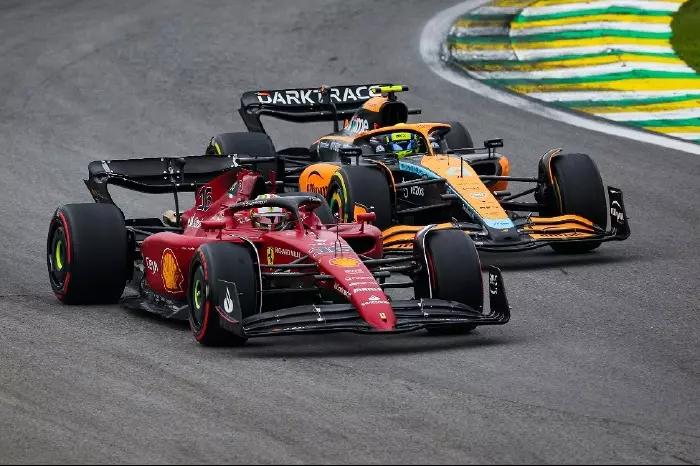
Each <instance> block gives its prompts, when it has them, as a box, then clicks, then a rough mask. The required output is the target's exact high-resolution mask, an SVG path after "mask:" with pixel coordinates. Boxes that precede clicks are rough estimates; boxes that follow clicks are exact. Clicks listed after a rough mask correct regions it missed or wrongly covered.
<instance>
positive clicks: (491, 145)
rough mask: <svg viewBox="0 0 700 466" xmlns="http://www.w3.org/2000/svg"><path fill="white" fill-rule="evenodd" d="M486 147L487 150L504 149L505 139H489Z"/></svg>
mask: <svg viewBox="0 0 700 466" xmlns="http://www.w3.org/2000/svg"><path fill="white" fill-rule="evenodd" d="M484 147H486V148H487V149H495V148H497V147H503V139H487V140H486V141H484Z"/></svg>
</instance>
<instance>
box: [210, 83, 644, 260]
mask: <svg viewBox="0 0 700 466" xmlns="http://www.w3.org/2000/svg"><path fill="white" fill-rule="evenodd" d="M406 90H407V88H406V87H405V86H400V85H387V84H374V85H359V86H341V87H323V88H321V89H285V90H273V91H255V92H247V93H245V94H243V96H242V97H241V108H240V110H239V113H240V115H241V117H242V118H243V121H244V123H245V124H246V126H247V128H248V130H249V131H248V132H244V133H224V134H220V135H218V136H216V137H214V138H212V139H211V141H210V142H209V145H208V147H207V149H206V151H207V153H208V154H220V155H225V154H234V153H252V154H257V155H264V156H275V155H277V156H278V157H280V158H282V159H283V160H284V164H285V169H284V176H285V181H286V185H287V186H292V185H295V186H296V187H295V189H299V190H301V191H306V192H314V193H319V194H320V195H322V196H323V197H324V198H325V199H326V201H327V202H328V204H329V206H330V208H331V211H332V212H333V214H334V215H336V216H337V217H338V218H339V219H340V220H341V221H343V222H350V221H352V220H353V219H357V218H358V215H360V214H362V213H366V212H368V211H372V212H374V213H375V215H376V226H377V227H379V228H380V229H381V230H382V236H383V241H384V250H385V251H390V250H402V249H411V248H412V247H413V246H414V245H415V244H416V242H415V237H416V234H417V233H418V232H419V231H421V230H422V228H423V226H424V225H433V224H436V225H437V227H436V228H450V229H459V230H462V231H464V232H466V233H467V234H468V235H469V236H470V237H471V238H473V240H474V243H475V244H476V246H477V248H478V249H480V250H485V251H518V250H524V249H532V248H537V247H541V246H545V245H549V246H551V247H552V248H553V249H554V250H555V251H557V252H562V253H579V252H586V251H590V250H592V249H595V248H596V247H598V246H599V245H600V244H601V243H602V242H604V241H610V240H624V239H626V238H627V237H628V236H629V234H630V229H629V225H628V221H627V215H626V213H625V209H624V204H623V200H622V192H621V190H619V189H617V188H613V187H608V188H607V196H606V189H605V187H604V185H603V182H602V180H601V176H600V173H599V172H598V169H597V167H596V165H595V163H594V162H593V160H592V159H591V158H590V157H589V156H588V155H585V154H566V153H563V152H562V151H561V149H554V150H551V151H549V152H547V153H546V154H544V155H543V156H542V157H541V160H540V162H539V166H538V173H537V176H534V177H515V176H510V163H509V160H508V158H507V157H506V156H504V155H502V154H499V153H498V152H497V150H498V149H499V148H500V147H502V146H503V141H502V140H500V139H492V140H488V141H485V143H484V145H483V147H478V148H477V147H474V143H473V141H472V138H471V135H470V134H469V132H468V131H467V130H466V129H465V128H464V126H463V125H461V124H460V123H458V122H450V123H407V120H408V116H409V115H415V114H419V113H420V110H417V109H409V108H408V107H407V106H406V104H405V103H403V102H401V101H400V100H399V99H398V98H397V94H398V93H399V92H402V91H406ZM263 116H267V117H274V118H278V119H282V120H285V121H291V122H318V121H330V122H332V123H333V130H334V131H333V132H332V133H331V134H328V135H326V136H323V137H321V138H320V139H318V140H317V141H315V142H314V143H313V144H312V145H311V146H310V147H308V148H307V147H301V148H299V147H292V148H287V149H283V150H280V151H276V150H275V147H274V145H273V143H272V141H271V140H270V138H269V137H268V136H267V134H266V133H265V129H264V127H263V125H262V121H261V117H263ZM341 123H342V125H341ZM268 168H269V169H270V173H271V174H274V173H272V172H274V167H272V166H270V167H268ZM517 183H526V184H530V186H529V187H527V188H525V189H522V190H519V191H517V192H516V191H514V190H512V188H511V187H512V186H513V185H515V184H517Z"/></svg>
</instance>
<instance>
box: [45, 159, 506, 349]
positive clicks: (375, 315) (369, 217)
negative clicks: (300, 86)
mask: <svg viewBox="0 0 700 466" xmlns="http://www.w3.org/2000/svg"><path fill="white" fill-rule="evenodd" d="M278 163H279V159H278V158H276V157H267V158H266V157H249V158H244V157H234V156H230V155H228V156H217V157H211V156H191V157H184V158H167V157H161V158H152V159H131V160H114V161H96V162H93V163H91V164H90V165H89V178H88V180H86V185H87V187H88V189H89V190H90V193H91V194H92V196H93V198H94V200H95V201H96V202H95V203H90V204H69V205H64V206H62V207H60V208H58V209H57V210H56V212H55V214H54V216H53V218H52V220H51V223H50V228H49V233H48V239H47V265H48V272H49V279H50V283H51V287H52V289H53V291H54V293H55V295H56V296H57V298H58V299H59V300H60V301H62V302H64V303H67V304H75V303H82V304H86V303H111V302H116V301H121V302H122V304H123V305H124V306H126V307H128V308H132V309H139V310H145V311H150V312H154V313H158V314H160V315H163V316H165V317H173V318H187V319H188V320H189V322H190V325H191V328H192V331H193V333H194V336H195V338H196V340H197V341H199V342H200V343H203V344H233V345H237V344H242V343H244V342H245V341H246V339H248V338H249V337H257V336H268V335H284V334H298V333H309V332H340V331H352V332H364V333H382V332H384V333H386V332H405V331H411V330H417V329H423V328H425V329H427V330H428V331H429V332H431V333H435V334H442V333H460V332H466V331H469V330H471V329H473V328H474V327H475V326H477V325H497V324H504V323H506V322H507V321H508V320H509V317H510V311H509V307H508V303H507V301H506V297H505V292H504V288H503V282H502V279H501V275H500V272H499V271H498V269H497V268H495V267H491V268H489V271H488V290H489V292H488V295H489V298H490V306H489V307H490V312H489V313H488V314H485V313H484V312H483V294H484V293H483V288H482V272H481V266H480V263H479V258H478V255H477V252H476V249H475V247H474V245H473V243H472V241H471V240H470V239H469V237H467V236H465V235H464V234H463V233H462V232H461V231H458V230H456V229H436V228H432V227H428V228H425V229H423V230H422V231H421V232H419V234H417V235H416V236H415V245H414V248H413V250H412V251H411V252H410V253H408V254H406V253H404V254H394V255H393V256H387V255H385V254H384V250H383V243H382V238H381V232H380V231H379V229H377V228H376V227H374V226H372V225H371V224H370V222H372V221H374V220H376V214H375V213H373V212H365V213H362V214H358V215H357V216H356V217H357V221H356V222H349V223H338V222H336V219H334V217H333V215H332V213H331V212H330V209H329V207H328V205H327V204H326V203H325V200H324V199H323V198H322V197H321V196H319V195H317V194H312V193H303V192H291V193H290V192H286V193H282V192H280V193H279V194H276V193H275V191H276V190H277V187H278V186H279V185H280V183H278V182H274V181H270V180H269V179H268V178H269V177H264V176H263V175H262V174H261V173H260V171H259V170H262V169H263V168H264V167H265V166H268V168H269V166H270V165H276V164H278ZM109 185H117V186H120V187H123V188H127V189H130V190H135V191H138V192H142V193H173V195H174V200H175V211H174V212H173V215H172V216H170V215H166V216H165V219H161V218H137V219H125V218H124V216H123V213H122V211H121V210H120V209H119V208H118V207H117V206H116V205H115V204H114V202H113V200H112V197H111V195H110V192H109V189H108V187H109ZM181 192H194V193H195V196H194V197H195V203H194V206H193V207H192V208H190V209H188V210H186V211H184V212H180V208H179V201H178V199H179V198H178V193H181ZM171 217H174V219H173V218H171ZM455 246H459V248H458V251H455ZM457 266H459V267H460V270H461V273H459V274H455V273H453V271H454V269H455V268H456V267H457ZM402 277H403V278H402ZM127 284H128V288H129V290H128V291H127V293H124V291H125V288H126V287H127ZM400 288H409V289H411V290H413V297H411V298H410V299H399V298H393V299H392V296H391V291H392V290H395V289H400ZM404 296H405V295H404Z"/></svg>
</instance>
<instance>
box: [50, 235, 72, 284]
mask: <svg viewBox="0 0 700 466" xmlns="http://www.w3.org/2000/svg"><path fill="white" fill-rule="evenodd" d="M66 253H67V244H66V234H65V232H64V231H63V227H62V226H59V227H58V228H56V230H55V231H54V233H53V236H52V238H51V244H50V246H49V251H48V259H49V261H48V262H49V276H50V278H51V282H52V284H53V285H54V286H55V287H56V288H58V289H61V288H63V284H64V281H65V279H66V272H67V269H68V267H67V266H68V260H67V257H66Z"/></svg>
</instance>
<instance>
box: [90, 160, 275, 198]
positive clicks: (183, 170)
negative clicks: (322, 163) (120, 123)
mask: <svg viewBox="0 0 700 466" xmlns="http://www.w3.org/2000/svg"><path fill="white" fill-rule="evenodd" d="M270 163H275V164H277V165H276V166H277V171H278V173H284V165H283V160H282V159H281V158H279V157H248V156H241V157H239V156H236V155H226V156H210V155H192V156H188V157H153V158H139V159H126V160H97V161H94V162H91V163H90V164H89V165H88V179H87V180H85V185H86V186H87V188H88V190H89V191H90V194H91V195H92V197H93V199H94V200H95V202H107V203H110V204H114V201H113V200H112V196H111V195H110V194H109V189H108V187H109V185H116V186H120V187H122V188H126V189H129V190H132V191H137V192H141V193H148V194H163V193H174V194H176V193H178V192H195V191H196V190H197V189H198V188H199V187H201V186H202V185H204V184H206V183H208V182H209V181H211V180H212V179H214V178H216V177H217V176H219V175H220V174H222V173H224V172H227V171H232V170H238V169H239V168H241V167H247V168H250V169H253V170H257V169H258V165H259V164H266V165H268V166H269V164H270Z"/></svg>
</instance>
